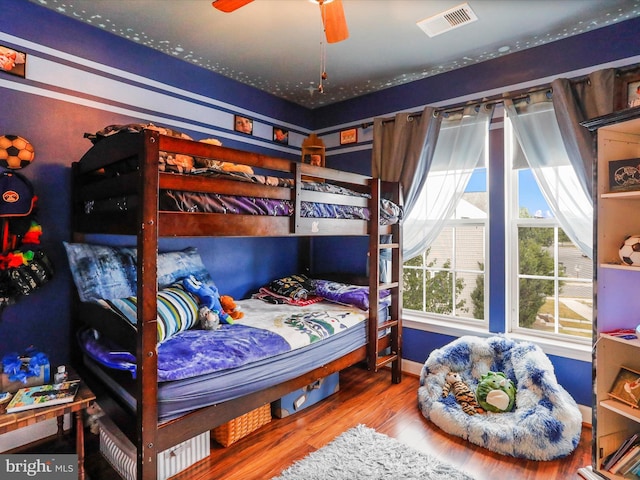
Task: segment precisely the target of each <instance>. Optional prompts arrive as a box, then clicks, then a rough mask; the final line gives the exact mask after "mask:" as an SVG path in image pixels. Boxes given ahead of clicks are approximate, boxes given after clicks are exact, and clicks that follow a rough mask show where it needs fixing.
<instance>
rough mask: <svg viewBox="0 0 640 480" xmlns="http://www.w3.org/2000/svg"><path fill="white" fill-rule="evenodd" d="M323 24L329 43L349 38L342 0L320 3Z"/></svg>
mask: <svg viewBox="0 0 640 480" xmlns="http://www.w3.org/2000/svg"><path fill="white" fill-rule="evenodd" d="M320 14H321V15H322V24H323V25H324V31H325V34H326V36H327V42H328V43H337V42H341V41H343V40H346V39H347V38H349V29H348V28H347V19H346V18H345V16H344V9H343V8H342V0H333V2H331V3H321V4H320Z"/></svg>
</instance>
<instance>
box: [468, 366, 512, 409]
mask: <svg viewBox="0 0 640 480" xmlns="http://www.w3.org/2000/svg"><path fill="white" fill-rule="evenodd" d="M476 396H477V397H478V403H480V406H482V408H484V409H485V410H487V411H489V412H496V413H501V412H510V411H511V410H513V406H514V405H515V403H516V387H515V385H514V384H513V382H512V381H511V380H509V379H508V378H507V376H506V375H505V374H504V373H502V372H487V373H485V374H484V375H482V377H481V379H480V382H479V383H478V387H477V388H476Z"/></svg>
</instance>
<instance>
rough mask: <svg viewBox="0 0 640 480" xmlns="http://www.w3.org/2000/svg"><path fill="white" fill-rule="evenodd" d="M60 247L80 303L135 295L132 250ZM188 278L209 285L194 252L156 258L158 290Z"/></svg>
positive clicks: (74, 245)
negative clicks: (63, 248)
mask: <svg viewBox="0 0 640 480" xmlns="http://www.w3.org/2000/svg"><path fill="white" fill-rule="evenodd" d="M63 244H64V247H65V250H66V252H67V258H68V260H69V267H70V268H71V275H72V276H73V281H74V283H75V285H76V288H77V290H78V296H79V297H80V300H82V301H83V302H90V301H96V300H100V299H106V300H112V299H117V298H125V297H132V296H134V295H136V294H137V292H136V285H137V271H136V261H137V250H136V249H135V248H130V247H112V246H107V245H92V244H88V243H69V242H63ZM189 275H193V276H194V277H196V278H197V279H198V280H199V281H201V282H203V283H208V284H211V283H213V280H212V279H211V275H210V274H209V272H208V271H207V269H206V267H205V266H204V264H203V263H202V259H201V258H200V254H199V253H198V250H197V249H196V248H194V247H189V248H186V249H184V250H180V251H175V252H165V253H160V254H158V288H160V289H161V288H164V287H166V286H168V285H171V284H173V283H176V282H179V281H180V280H182V279H183V278H186V277H188V276H189Z"/></svg>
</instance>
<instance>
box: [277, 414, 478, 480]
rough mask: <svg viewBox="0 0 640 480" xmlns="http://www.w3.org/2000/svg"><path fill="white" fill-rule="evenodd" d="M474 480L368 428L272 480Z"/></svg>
mask: <svg viewBox="0 0 640 480" xmlns="http://www.w3.org/2000/svg"><path fill="white" fill-rule="evenodd" d="M383 479H384V480H387V479H389V480H473V477H471V476H470V475H468V474H466V473H463V472H461V471H459V470H457V469H456V468H455V467H452V466H451V465H447V464H446V463H442V462H440V461H439V460H436V459H435V458H433V457H430V456H428V455H426V454H424V453H421V452H419V451H417V450H414V449H413V448H411V447H409V446H407V445H405V444H404V443H401V442H399V441H398V440H396V439H394V438H391V437H388V436H386V435H383V434H381V433H378V432H376V431H375V430H374V429H372V428H369V427H366V426H365V425H358V426H357V427H354V428H352V429H350V430H347V431H346V432H345V433H343V434H342V435H340V436H338V437H337V438H335V439H334V440H333V441H332V442H331V443H329V444H328V445H326V446H324V447H322V448H321V449H320V450H316V451H315V452H312V453H310V454H309V455H307V456H306V457H305V458H303V459H302V460H299V461H298V462H296V463H294V464H293V465H292V466H291V467H289V468H288V469H286V470H285V471H284V472H282V473H281V474H280V476H278V477H275V478H274V479H272V480H383Z"/></svg>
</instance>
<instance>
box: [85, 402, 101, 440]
mask: <svg viewBox="0 0 640 480" xmlns="http://www.w3.org/2000/svg"><path fill="white" fill-rule="evenodd" d="M85 414H86V416H87V418H86V419H85V422H84V424H85V426H87V427H89V431H90V432H91V433H93V434H94V435H98V434H99V433H100V424H99V423H98V419H99V418H100V417H102V416H104V411H103V410H102V408H100V405H98V404H97V403H96V402H91V403H90V404H89V406H88V407H87V408H86V409H85Z"/></svg>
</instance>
